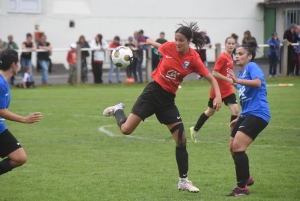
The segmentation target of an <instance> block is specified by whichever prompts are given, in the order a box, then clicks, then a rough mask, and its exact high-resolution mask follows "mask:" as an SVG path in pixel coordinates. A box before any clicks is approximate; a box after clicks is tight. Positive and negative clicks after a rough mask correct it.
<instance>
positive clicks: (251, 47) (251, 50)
mask: <svg viewBox="0 0 300 201" xmlns="http://www.w3.org/2000/svg"><path fill="white" fill-rule="evenodd" d="M240 47H243V48H244V49H245V50H246V51H247V52H248V55H250V54H251V55H252V59H251V61H253V60H254V58H255V56H256V51H257V48H258V45H257V43H256V41H255V40H249V41H248V43H246V44H242V45H241V46H240Z"/></svg>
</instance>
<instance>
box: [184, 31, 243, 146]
mask: <svg viewBox="0 0 300 201" xmlns="http://www.w3.org/2000/svg"><path fill="white" fill-rule="evenodd" d="M235 44H236V42H235V39H234V38H233V37H228V38H226V40H225V51H224V52H223V53H222V54H220V56H219V57H218V59H217V61H216V64H215V67H214V70H213V72H212V75H213V76H214V77H215V78H216V80H217V82H218V85H219V87H220V91H221V97H222V101H224V103H225V105H227V106H228V107H229V109H230V111H231V118H230V122H232V121H233V120H234V119H236V118H237V116H238V113H239V108H238V105H237V101H236V96H235V93H234V91H233V88H232V85H233V84H234V83H233V81H232V79H231V78H229V77H228V75H227V70H228V69H231V70H233V67H234V65H233V60H232V52H233V50H234V48H235ZM215 97H216V95H215V92H214V89H213V88H212V87H211V88H210V96H209V100H208V108H207V110H206V111H205V112H203V113H202V114H201V115H200V117H199V119H198V121H197V124H196V125H195V126H194V127H191V128H190V134H191V139H192V140H193V141H194V142H196V141H197V139H196V137H197V134H198V131H199V130H200V129H201V127H202V126H203V124H204V123H205V121H206V120H207V119H208V118H209V117H211V116H212V115H213V114H214V113H215V111H216V109H215V108H214V106H213V100H214V99H215Z"/></svg>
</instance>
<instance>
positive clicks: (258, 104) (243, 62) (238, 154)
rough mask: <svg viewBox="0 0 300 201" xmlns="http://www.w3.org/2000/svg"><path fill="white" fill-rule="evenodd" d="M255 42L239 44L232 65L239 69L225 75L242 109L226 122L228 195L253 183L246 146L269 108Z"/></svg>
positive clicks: (243, 191) (241, 191)
mask: <svg viewBox="0 0 300 201" xmlns="http://www.w3.org/2000/svg"><path fill="white" fill-rule="evenodd" d="M256 49H257V44H256V42H255V41H249V42H248V44H243V45H241V46H240V47H239V48H238V49H237V52H236V64H237V65H238V66H240V67H241V68H242V71H241V72H240V73H239V75H238V78H237V77H236V76H235V74H234V73H233V71H232V70H230V69H229V70H228V73H229V77H231V78H232V80H233V82H234V83H236V84H237V89H238V92H239V97H240V104H241V106H242V111H241V113H240V114H239V116H238V117H237V119H235V120H233V121H232V122H231V123H230V130H231V138H230V151H231V154H232V156H233V159H234V163H235V171H236V179H237V187H235V188H234V189H233V190H232V192H231V193H230V194H229V195H228V196H239V195H248V194H249V193H250V191H249V188H248V186H250V185H252V184H253V183H254V181H253V178H252V177H251V176H250V172H249V161H248V156H247V154H246V153H245V151H246V149H247V147H248V146H249V145H250V144H251V143H252V142H253V141H254V140H255V138H256V137H257V136H258V134H259V133H260V132H261V131H262V130H263V129H264V128H265V127H266V126H267V125H268V123H269V121H270V110H269V106H268V102H267V90H266V82H265V79H264V73H263V72H262V70H261V69H260V67H259V66H258V65H257V64H256V63H255V62H253V60H254V58H255V55H256Z"/></svg>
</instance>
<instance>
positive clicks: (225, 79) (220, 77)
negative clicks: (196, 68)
mask: <svg viewBox="0 0 300 201" xmlns="http://www.w3.org/2000/svg"><path fill="white" fill-rule="evenodd" d="M212 75H213V76H214V77H215V78H218V79H220V80H224V81H226V82H229V83H230V84H231V85H233V84H234V82H233V80H232V79H231V78H229V77H225V76H224V75H222V74H221V73H219V72H218V71H216V70H213V72H212Z"/></svg>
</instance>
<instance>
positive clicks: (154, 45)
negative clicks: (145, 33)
mask: <svg viewBox="0 0 300 201" xmlns="http://www.w3.org/2000/svg"><path fill="white" fill-rule="evenodd" d="M146 44H147V45H152V46H153V47H155V48H157V49H158V48H159V46H161V44H160V43H158V42H156V41H154V40H153V39H152V38H147V40H146Z"/></svg>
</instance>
